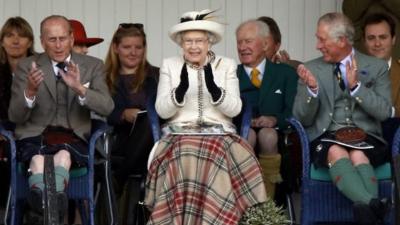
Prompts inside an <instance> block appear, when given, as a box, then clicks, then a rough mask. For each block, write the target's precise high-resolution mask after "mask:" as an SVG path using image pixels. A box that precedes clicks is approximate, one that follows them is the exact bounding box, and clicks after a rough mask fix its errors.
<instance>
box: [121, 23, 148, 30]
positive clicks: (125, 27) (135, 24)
mask: <svg viewBox="0 0 400 225" xmlns="http://www.w3.org/2000/svg"><path fill="white" fill-rule="evenodd" d="M132 27H134V28H137V29H140V30H143V24H141V23H120V24H119V25H118V28H124V29H128V28H132Z"/></svg>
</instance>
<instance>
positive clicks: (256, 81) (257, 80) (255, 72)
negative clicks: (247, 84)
mask: <svg viewBox="0 0 400 225" xmlns="http://www.w3.org/2000/svg"><path fill="white" fill-rule="evenodd" d="M259 74H260V71H258V69H257V68H253V70H252V71H251V73H250V76H251V83H252V84H253V85H254V86H255V87H257V88H259V87H260V86H261V80H260V78H258V75H259Z"/></svg>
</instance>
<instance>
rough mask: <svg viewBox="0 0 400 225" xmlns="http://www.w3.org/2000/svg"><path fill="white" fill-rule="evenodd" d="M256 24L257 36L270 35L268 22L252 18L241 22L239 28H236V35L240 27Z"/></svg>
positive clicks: (264, 36)
mask: <svg viewBox="0 0 400 225" xmlns="http://www.w3.org/2000/svg"><path fill="white" fill-rule="evenodd" d="M250 24H252V25H255V26H256V27H257V36H260V37H263V38H266V37H269V36H270V33H271V32H270V30H269V27H268V25H267V24H265V23H264V22H262V21H259V20H255V19H251V20H246V21H244V22H243V23H241V24H240V25H239V26H238V27H237V28H236V36H237V34H238V32H239V30H240V29H242V28H243V27H244V26H247V25H250Z"/></svg>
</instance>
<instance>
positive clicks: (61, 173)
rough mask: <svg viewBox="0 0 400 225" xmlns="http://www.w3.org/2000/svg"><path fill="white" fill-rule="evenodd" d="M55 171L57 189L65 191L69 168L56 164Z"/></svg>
mask: <svg viewBox="0 0 400 225" xmlns="http://www.w3.org/2000/svg"><path fill="white" fill-rule="evenodd" d="M54 173H55V175H56V191H57V192H59V191H64V189H65V187H66V186H67V185H68V181H69V172H68V170H67V169H65V168H64V167H62V166H56V167H55V168H54Z"/></svg>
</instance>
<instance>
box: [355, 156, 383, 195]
mask: <svg viewBox="0 0 400 225" xmlns="http://www.w3.org/2000/svg"><path fill="white" fill-rule="evenodd" d="M355 168H356V170H357V172H358V174H359V175H360V177H361V179H362V181H363V183H364V187H365V189H367V191H368V193H370V194H371V195H372V196H373V197H374V198H377V197H378V182H377V179H376V176H375V171H374V168H373V167H372V165H371V164H367V163H365V164H360V165H358V166H356V167H355Z"/></svg>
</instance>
